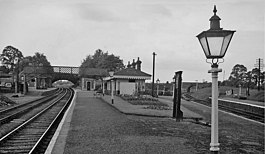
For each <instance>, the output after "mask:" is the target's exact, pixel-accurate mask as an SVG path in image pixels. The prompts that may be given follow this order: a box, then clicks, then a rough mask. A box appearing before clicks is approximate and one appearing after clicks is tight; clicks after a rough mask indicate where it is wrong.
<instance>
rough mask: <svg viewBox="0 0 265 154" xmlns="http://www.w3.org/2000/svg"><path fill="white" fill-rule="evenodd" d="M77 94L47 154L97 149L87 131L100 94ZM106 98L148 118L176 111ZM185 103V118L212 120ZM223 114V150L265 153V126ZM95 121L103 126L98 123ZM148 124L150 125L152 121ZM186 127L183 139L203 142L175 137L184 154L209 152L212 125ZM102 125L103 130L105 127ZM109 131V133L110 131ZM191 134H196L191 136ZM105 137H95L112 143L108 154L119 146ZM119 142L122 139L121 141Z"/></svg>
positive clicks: (124, 110) (199, 108)
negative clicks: (93, 107) (90, 102)
mask: <svg viewBox="0 0 265 154" xmlns="http://www.w3.org/2000/svg"><path fill="white" fill-rule="evenodd" d="M76 93H77V94H76V95H75V98H74V99H73V102H72V104H71V106H70V108H69V109H68V111H67V113H66V115H65V117H64V118H63V120H62V122H61V123H60V125H59V128H58V129H57V131H56V133H55V135H54V137H53V139H52V141H51V142H50V145H49V147H48V149H47V151H46V154H50V153H52V154H60V153H72V152H76V153H80V152H81V153H82V149H83V153H86V152H87V151H86V150H91V149H89V148H94V147H90V145H87V144H86V143H84V142H88V143H90V142H91V141H88V140H89V138H88V137H89V136H91V133H92V134H93V133H94V132H89V131H86V130H89V129H91V128H90V127H92V128H93V127H95V126H93V125H92V123H91V125H90V124H89V123H88V121H89V120H90V121H91V118H92V117H94V116H96V115H94V114H92V113H89V111H91V110H100V109H98V108H97V109H89V108H90V107H91V106H90V105H89V103H87V102H89V101H94V102H95V100H98V99H96V98H95V97H97V96H94V93H93V92H87V91H80V90H76ZM100 99H101V98H100ZM102 100H103V101H104V102H105V103H107V104H108V105H109V106H112V108H113V109H114V110H116V111H118V112H122V113H125V114H128V115H140V116H147V117H152V116H153V117H171V114H172V110H170V111H168V110H163V111H153V112H152V111H151V110H147V111H146V110H143V109H141V108H140V107H139V106H134V105H131V104H129V103H127V102H125V101H123V100H121V99H119V98H118V97H115V98H114V104H111V98H110V96H104V97H103V98H102ZM164 102H165V103H170V100H168V101H164ZM182 103H183V107H182V111H183V113H184V117H203V118H206V119H208V117H209V113H210V109H208V108H206V107H204V106H201V105H197V104H195V105H194V104H193V103H192V102H188V101H185V102H182ZM94 104H95V103H94ZM106 114H107V113H106ZM91 116H92V117H91ZM80 117H82V118H80ZM220 117H222V119H221V120H220V140H221V141H220V142H221V149H222V150H223V152H229V151H230V152H231V153H237V152H243V153H244V152H248V151H249V150H251V149H252V151H253V152H254V153H259V152H264V146H263V145H264V138H263V136H264V131H263V130H264V125H259V124H254V123H251V122H250V123H249V122H248V121H246V120H244V119H241V120H238V119H237V117H233V118H231V115H229V114H224V113H221V116H220ZM99 119H103V122H108V119H109V118H108V117H105V119H104V118H102V117H100V118H99ZM141 121H142V120H141ZM171 121H172V120H171ZM92 122H93V120H92ZM169 123H170V121H169ZM94 124H96V125H101V124H99V123H97V122H96V123H94ZM155 124H157V122H155ZM112 125H113V124H110V125H109V127H112ZM147 126H149V124H148V125H147ZM182 126H189V127H192V128H189V129H180V130H179V131H181V132H182V133H183V134H182V135H181V136H182V138H185V139H190V138H191V137H192V138H194V139H199V140H200V142H199V144H198V143H197V142H196V145H195V144H194V145H190V144H189V143H190V142H187V143H185V142H183V141H182V139H180V138H174V139H177V140H175V143H176V144H177V147H178V149H179V150H180V151H181V152H180V153H193V152H194V151H193V152H191V151H192V150H195V151H196V150H198V151H204V152H205V151H209V143H210V128H209V127H206V126H201V125H196V124H193V123H189V122H188V123H187V122H184V123H178V124H177V127H182ZM99 127H100V126H99ZM101 127H102V126H101ZM101 127H100V129H103V128H101ZM166 127H167V126H166V125H165V126H164V127H163V128H164V129H165V130H166V129H167V128H166ZM238 128H240V131H239V130H238ZM152 129H153V128H152ZM154 129H156V128H154ZM176 129H177V128H176ZM196 132H199V133H196ZM95 133H99V132H98V130H96V132H95ZM106 133H107V134H108V132H106ZM69 134H72V135H71V137H69ZM73 134H75V135H73ZM191 134H192V136H190V135H191ZM108 135H109V134H108ZM111 135H112V134H111ZM92 136H93V135H92ZM147 136H148V135H147ZM86 137H87V138H86ZM127 137H128V136H126V141H127V140H133V139H131V138H130V139H129V138H127ZM137 138H139V136H138V137H136V139H137ZM262 138H263V140H262ZM90 139H91V138H90ZM104 139H105V138H103V141H101V140H100V141H99V140H95V141H96V142H97V144H98V142H102V145H108V146H107V147H105V148H106V149H107V151H101V152H103V153H108V152H109V151H108V150H111V149H112V147H111V146H114V147H115V146H116V145H115V144H116V143H115V144H114V143H113V144H111V143H108V142H105V141H104ZM171 139H172V138H167V137H164V138H161V140H163V142H164V141H166V140H171ZM194 139H193V140H194ZM134 140H135V139H134ZM109 141H111V142H112V140H109ZM119 141H120V139H119V140H118V141H117V142H119ZM126 143H127V142H126ZM184 143H185V144H184ZM130 144H131V143H130ZM135 144H136V143H135ZM156 144H158V143H156ZM192 146H193V147H192ZM197 146H198V147H197ZM95 148H96V147H95ZM127 148H129V147H127ZM198 148H200V149H198ZM65 150H66V151H65ZM190 150H191V151H190ZM109 153H111V152H109ZM113 153H114V152H113ZM130 153H133V152H132V151H130ZM166 153H167V152H166Z"/></svg>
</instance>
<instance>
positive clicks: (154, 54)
mask: <svg viewBox="0 0 265 154" xmlns="http://www.w3.org/2000/svg"><path fill="white" fill-rule="evenodd" d="M155 56H156V53H155V52H153V79H152V97H154V83H155Z"/></svg>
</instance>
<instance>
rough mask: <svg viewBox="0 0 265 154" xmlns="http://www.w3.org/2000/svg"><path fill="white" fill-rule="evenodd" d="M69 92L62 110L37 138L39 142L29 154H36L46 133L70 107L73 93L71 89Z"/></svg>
mask: <svg viewBox="0 0 265 154" xmlns="http://www.w3.org/2000/svg"><path fill="white" fill-rule="evenodd" d="M69 91H70V97H69V98H68V100H67V101H66V103H65V105H64V106H63V108H62V109H61V110H60V112H59V113H58V114H57V115H56V117H55V118H54V120H53V121H52V122H51V124H50V125H49V127H48V128H47V129H46V131H45V132H44V133H43V135H42V136H41V137H40V138H39V140H38V141H37V143H36V144H35V145H34V146H33V148H32V149H31V150H30V152H29V154H33V153H36V152H37V150H38V146H40V145H41V142H42V141H43V140H44V139H45V136H47V135H48V132H49V131H50V130H51V129H52V128H53V126H54V125H56V122H57V121H60V120H61V118H62V116H63V114H64V112H65V111H66V109H67V107H68V106H69V105H70V103H71V100H72V98H73V95H74V92H73V90H72V89H70V90H69Z"/></svg>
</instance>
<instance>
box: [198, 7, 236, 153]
mask: <svg viewBox="0 0 265 154" xmlns="http://www.w3.org/2000/svg"><path fill="white" fill-rule="evenodd" d="M213 12H214V15H213V16H212V17H211V18H210V29H209V30H207V31H203V32H201V33H200V34H199V35H197V38H198V39H199V42H200V44H201V46H202V49H203V51H204V53H205V56H206V58H207V59H211V62H207V59H206V62H207V63H210V64H211V67H212V69H211V70H209V71H208V73H212V115H211V143H210V146H211V148H210V150H211V152H213V153H218V151H219V145H220V144H219V143H218V72H221V71H222V69H218V64H219V63H220V62H219V59H222V62H223V61H224V60H223V57H224V55H225V53H226V51H227V48H228V46H229V43H230V41H231V39H232V36H233V34H234V32H235V31H232V30H223V29H222V28H220V20H221V19H220V18H219V17H218V16H217V15H216V12H217V10H216V6H214V10H213Z"/></svg>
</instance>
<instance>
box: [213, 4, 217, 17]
mask: <svg viewBox="0 0 265 154" xmlns="http://www.w3.org/2000/svg"><path fill="white" fill-rule="evenodd" d="M216 12H217V10H216V5H214V9H213V13H214V15H216Z"/></svg>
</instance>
